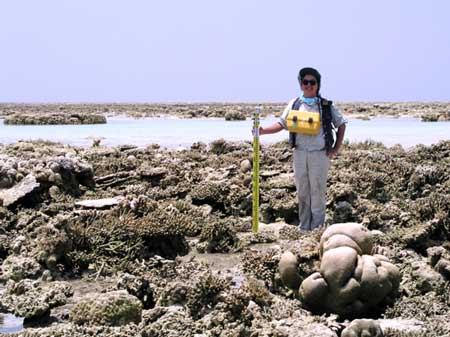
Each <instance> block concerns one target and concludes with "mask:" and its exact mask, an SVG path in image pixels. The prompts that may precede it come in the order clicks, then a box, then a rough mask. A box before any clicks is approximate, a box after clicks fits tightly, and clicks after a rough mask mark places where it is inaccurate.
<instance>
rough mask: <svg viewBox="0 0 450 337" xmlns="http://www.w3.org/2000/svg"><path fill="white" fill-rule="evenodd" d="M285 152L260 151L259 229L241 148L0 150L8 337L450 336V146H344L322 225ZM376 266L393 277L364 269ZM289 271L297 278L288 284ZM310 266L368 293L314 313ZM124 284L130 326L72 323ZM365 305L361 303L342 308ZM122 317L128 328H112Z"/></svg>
mask: <svg viewBox="0 0 450 337" xmlns="http://www.w3.org/2000/svg"><path fill="white" fill-rule="evenodd" d="M382 106H383V105H379V106H378V107H377V108H376V109H380V110H383V111H385V110H386V111H387V109H382V108H381V107H382ZM92 107H93V106H92ZM99 107H100V105H99ZM217 107H218V108H217V110H216V111H215V112H214V113H215V114H216V115H217V116H221V115H222V114H224V113H225V110H226V109H225V108H223V107H220V109H222V108H223V110H220V111H219V105H218V106H217ZM69 108H72V107H71V106H70V107H69V106H65V105H64V106H63V109H62V110H63V111H64V109H69ZM113 108H114V106H111V110H112V109H113ZM127 108H128V107H127ZM172 108H173V109H175V110H176V109H180V111H181V110H183V109H185V107H184V106H171V107H169V108H168V110H170V109H172ZM372 108H374V109H375V107H373V106H372ZM24 109H25V107H24ZM248 109H250V107H249V108H248ZM252 109H253V107H252ZM155 111H156V110H155ZM249 111H250V110H249ZM102 112H105V111H102ZM147 112H148V113H152V112H151V111H150V110H149V111H147ZM147 112H145V111H143V112H142V113H143V114H145V113H147ZM209 112H211V111H209ZM180 113H181V112H180ZM182 113H183V114H186V116H187V115H188V114H190V111H189V109H187V108H186V110H183V112H182ZM212 113H213V112H211V114H212ZM195 114H198V115H200V114H201V113H200V112H195V113H194V115H195ZM291 157H292V153H291V150H290V149H289V147H288V146H287V144H286V143H285V142H281V143H278V144H274V145H272V146H263V147H262V148H261V176H260V180H261V183H260V187H261V192H260V194H261V200H260V204H261V214H262V219H263V221H262V222H263V223H261V225H260V227H261V232H260V233H258V235H253V234H252V233H251V205H252V203H251V201H252V200H251V165H252V147H251V144H249V143H248V142H241V143H231V142H226V141H224V140H217V141H215V142H213V143H211V144H208V145H207V144H202V143H197V144H194V145H193V146H192V147H191V149H186V150H181V151H176V150H167V149H162V148H159V147H158V146H149V147H147V148H137V147H134V146H121V147H117V148H107V147H103V146H97V147H93V148H90V149H82V148H76V147H69V146H64V145H61V144H53V143H49V142H23V141H22V142H18V143H16V144H11V145H0V198H1V199H2V205H1V206H0V280H1V281H0V282H1V283H0V303H1V310H0V311H2V312H9V313H15V314H16V315H18V316H20V317H28V318H27V320H26V322H25V327H24V329H23V331H21V332H17V333H12V334H10V335H11V336H29V337H31V336H68V335H70V336H80V337H81V336H82V337H84V336H91V335H96V336H137V335H141V336H171V335H173V336H195V335H197V337H199V336H222V337H223V336H242V337H247V336H297V335H298V332H299V331H301V332H302V336H330V337H331V336H339V335H340V334H341V333H342V331H343V330H344V329H346V328H347V327H348V328H349V329H350V330H352V329H353V330H354V328H353V326H358V324H357V323H356V322H355V323H354V324H353V325H350V326H349V323H348V322H345V321H343V317H344V316H362V317H363V318H373V319H375V321H376V322H377V323H378V324H379V325H380V327H381V329H382V330H383V333H384V335H385V336H419V335H420V336H430V337H431V336H445V335H446V334H449V333H450V325H449V324H448V322H449V321H450V312H449V311H450V310H449V303H450V299H449V292H448V289H449V261H450V253H449V252H450V244H449V236H450V234H449V233H450V196H449V191H450V142H441V143H438V144H435V145H433V146H430V147H425V146H417V147H415V148H412V149H410V150H404V149H402V148H401V147H391V148H386V147H384V146H383V145H382V144H378V143H372V142H366V143H358V144H345V145H344V147H343V150H342V152H341V153H340V155H339V156H338V157H337V158H335V159H333V165H332V167H331V171H330V175H329V190H328V198H327V200H328V203H327V218H326V221H327V225H329V226H330V227H329V228H328V229H327V230H325V231H324V229H321V230H317V231H313V232H299V231H298V230H297V227H296V226H295V220H296V217H297V207H296V199H295V186H294V185H293V181H292V175H293V172H292V163H291V160H292V158H291ZM26 177H33V178H26ZM21 183H22V185H21ZM37 184H38V185H37ZM5 196H7V197H6V198H5ZM5 200H6V202H5ZM266 222H270V224H266ZM337 222H342V223H349V222H353V223H359V224H360V225H361V226H364V228H366V230H362V227H361V226H360V225H350V226H349V225H346V228H347V227H351V228H358V230H357V231H356V232H352V233H347V234H348V235H347V234H346V235H342V233H341V232H339V231H338V232H334V230H332V229H333V228H336V227H333V226H331V225H332V224H334V223H337ZM355 226H356V227H355ZM358 233H359V234H358ZM331 234H333V235H331ZM321 237H322V238H323V240H322V241H321V239H320V238H321ZM348 237H352V240H349V239H348ZM368 237H370V240H369V239H368ZM286 251H290V252H291V255H284V254H283V252H286ZM335 251H336V253H335ZM338 252H339V253H338ZM342 254H343V255H345V256H343V257H342V258H337V259H336V257H339V256H341V255H342ZM381 256H384V257H381ZM386 259H388V260H389V261H390V263H392V265H395V266H396V267H397V268H398V269H399V275H401V282H398V281H399V279H398V278H397V277H394V278H392V277H391V276H389V275H391V273H392V272H393V271H395V269H394V268H395V267H394V268H393V267H392V265H391V264H387V263H388V262H387V261H386ZM280 261H287V262H286V263H287V264H286V266H285V267H283V268H286V269H285V270H283V268H281V269H282V270H281V273H280V271H279V269H278V268H279V263H280ZM348 261H350V262H351V263H348ZM346 262H347V264H346ZM283 263H284V262H283ZM283 263H282V264H283ZM350 265H351V266H350ZM337 266H341V267H342V268H336V267H337ZM358 266H361V268H359V267H358ZM364 266H365V267H369V266H371V268H366V269H367V270H366V269H365V268H364ZM354 267H356V270H355V268H354ZM375 267H376V268H375ZM381 267H383V268H384V269H386V271H387V272H386V273H385V274H383V273H381V274H380V273H378V274H372V273H371V272H372V271H373V270H375V269H378V271H379V272H381V271H383V268H381ZM289 269H291V270H294V271H296V273H297V274H295V277H294V278H293V279H292V280H291V281H286V278H285V274H289V273H288V272H286V270H289ZM369 269H370V270H369ZM367 271H370V273H369V274H370V275H372V276H374V278H375V279H376V280H377V281H376V282H372V281H370V280H369V279H371V277H367V280H366V277H365V273H366V272H367ZM316 272H319V275H320V277H321V278H322V279H327V278H329V279H330V280H331V279H333V280H335V281H334V282H335V285H336V287H334V288H333V289H334V290H333V296H335V295H337V294H341V293H342V287H341V286H343V285H345V284H348V283H349V280H354V282H356V283H359V288H358V287H356V288H354V289H359V290H358V291H355V293H351V294H353V295H352V296H353V297H352V296H350V297H351V299H350V300H348V301H347V299H346V300H342V301H341V302H336V303H332V301H331V299H332V298H334V297H333V296H330V297H329V298H328V300H324V301H323V303H327V306H326V308H312V306H311V303H310V301H308V300H307V299H306V298H307V296H306V297H305V296H304V297H303V298H302V297H299V294H298V292H297V291H295V288H296V289H297V290H298V288H299V285H300V284H301V283H302V282H305V280H307V279H308V277H311V276H310V275H317V274H314V273H316ZM369 274H368V275H369ZM394 274H395V273H394ZM333 275H335V276H336V277H333ZM339 280H341V281H342V282H339ZM388 280H389V282H391V286H390V287H389V286H387V285H388V283H389V282H387V281H388ZM283 281H285V282H290V283H289V287H292V288H294V291H292V290H290V289H289V288H287V287H285V286H284V285H283ZM336 281H338V282H337V283H336ZM351 282H352V283H354V282H353V281H351ZM330 283H332V282H330ZM361 284H364V285H363V286H362V285H361ZM379 284H381V285H385V287H384V286H382V287H378V288H377V285H379ZM371 285H373V288H371V287H372V286H371ZM395 286H398V289H397V291H396V292H394V293H392V290H394V289H395V288H396V287H395ZM361 288H364V289H363V290H361ZM367 288H370V289H369V290H367ZM349 289H350V288H349ZM352 289H353V288H352ZM117 290H120V291H122V292H123V293H125V292H126V293H127V294H129V296H131V297H130V299H133V303H135V304H136V305H135V306H133V307H134V308H135V309H136V310H133V314H132V315H131V317H132V319H129V320H127V319H125V318H124V317H126V316H127V314H125V312H128V311H126V310H125V311H120V310H118V311H115V309H114V310H112V311H114V312H115V313H117V316H115V318H114V320H109V318H108V319H103V318H99V319H98V321H97V323H96V324H100V325H85V324H83V325H78V324H75V323H74V321H70V319H71V317H75V316H74V315H75V313H76V312H77V311H76V310H75V309H74V308H75V307H76V306H77V305H81V304H80V303H82V299H83V298H86V296H85V295H88V296H87V297H88V298H91V299H97V298H106V299H108V298H109V295H110V294H111V293H114V292H116V291H117ZM368 291H369V292H370V294H371V295H373V296H371V297H369V296H368V295H367V293H368ZM392 294H394V295H395V296H391V295H392ZM303 295H304V294H303ZM347 295H348V294H347ZM327 296H328V295H327ZM357 301H361V303H363V304H368V308H365V307H364V308H363V309H364V310H362V309H361V307H358V308H357V310H356V311H355V310H353V309H352V310H349V309H348V306H347V305H348V304H349V303H355V302H357ZM138 303H139V304H138ZM140 306H142V307H141V309H140V310H139V308H138V307H140ZM87 307H88V306H85V308H87ZM113 307H114V308H115V306H114V305H113V306H112V308H113ZM352 308H353V306H352ZM311 309H318V311H320V310H321V311H327V312H338V313H339V314H341V315H339V316H337V315H335V314H329V315H328V316H320V315H317V314H316V312H315V310H312V311H311ZM319 309H320V310H319ZM360 309H361V310H360ZM72 310H74V311H72ZM80 310H81V309H80ZM83 310H84V309H83ZM71 312H72V316H71V314H70V313H71ZM369 314H370V315H369ZM366 316H371V317H366ZM79 317H81V316H79ZM103 317H110V316H103ZM127 317H128V316H127ZM116 318H117V321H118V322H120V324H123V325H121V326H107V324H115V323H114V322H116V320H115V319H116ZM83 319H85V320H86V318H83ZM122 319H123V320H122ZM89 320H90V318H89ZM387 320H389V321H390V322H391V323H392V322H394V323H392V324H390V325H387V323H386V321H387ZM412 320H414V322H415V323H414V322H413V323H411V322H412ZM30 321H33V322H32V323H33V324H32V325H31V322H30ZM81 321H82V320H80V322H81ZM107 321H108V323H107ZM405 321H408V322H410V323H408V324H409V325H405V324H403V323H404V322H405ZM111 322H112V323H111ZM395 323H397V324H395ZM400 323H402V324H400ZM1 328H2V325H1V323H0V331H1ZM359 330H361V329H359ZM359 330H358V331H359ZM362 330H364V329H362ZM369 330H370V329H369ZM358 331H356V330H355V331H354V333H355V334H358V333H362V332H358ZM377 331H378V330H377Z"/></svg>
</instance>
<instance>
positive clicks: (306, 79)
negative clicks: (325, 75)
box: [298, 67, 321, 97]
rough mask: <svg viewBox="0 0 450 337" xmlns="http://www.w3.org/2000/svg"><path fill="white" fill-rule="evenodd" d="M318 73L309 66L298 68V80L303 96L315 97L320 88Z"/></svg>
mask: <svg viewBox="0 0 450 337" xmlns="http://www.w3.org/2000/svg"><path fill="white" fill-rule="evenodd" d="M320 78H321V76H320V73H319V72H318V71H317V70H316V69H314V68H310V67H306V68H302V69H300V71H299V73H298V81H299V83H300V88H301V89H302V91H303V95H304V96H305V97H316V96H317V95H318V94H319V90H320Z"/></svg>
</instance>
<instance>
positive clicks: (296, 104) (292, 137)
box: [289, 97, 301, 149]
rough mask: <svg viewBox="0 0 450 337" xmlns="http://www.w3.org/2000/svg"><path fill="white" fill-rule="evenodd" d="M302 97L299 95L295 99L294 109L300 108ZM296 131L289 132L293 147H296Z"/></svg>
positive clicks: (290, 142)
mask: <svg viewBox="0 0 450 337" xmlns="http://www.w3.org/2000/svg"><path fill="white" fill-rule="evenodd" d="M300 103H301V101H300V97H297V98H296V99H295V101H294V103H292V108H291V109H292V110H298V109H299V108H300ZM295 136H296V135H295V133H294V132H289V145H290V146H291V148H293V149H295Z"/></svg>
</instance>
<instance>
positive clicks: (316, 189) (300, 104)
mask: <svg viewBox="0 0 450 337" xmlns="http://www.w3.org/2000/svg"><path fill="white" fill-rule="evenodd" d="M298 81H299V83H300V89H301V90H302V95H301V96H300V97H296V98H294V99H292V100H291V101H290V102H289V103H288V104H287V105H286V108H285V109H284V112H283V114H282V115H281V117H280V119H279V121H278V122H276V123H274V124H272V125H270V126H268V127H262V126H261V127H260V129H259V134H260V135H267V134H273V133H277V132H279V131H281V130H288V131H289V132H290V133H289V143H290V144H291V146H292V147H293V148H294V151H293V158H294V163H293V165H294V177H295V185H296V188H297V196H298V210H299V222H300V230H313V229H316V228H318V227H321V226H323V224H324V222H325V212H326V190H327V176H328V170H329V168H330V159H331V158H333V157H334V156H336V155H337V154H338V152H339V149H340V147H341V145H342V141H343V139H344V134H345V128H346V123H347V120H346V119H345V118H344V117H343V116H342V114H341V113H340V112H339V110H338V109H336V108H335V107H334V106H333V105H332V102H331V101H328V100H326V99H324V98H322V97H321V96H320V94H319V90H320V84H321V75H320V73H319V72H318V71H317V70H316V69H314V68H310V67H306V68H302V69H301V70H300V71H299V74H298ZM333 128H334V129H337V133H336V140H334V131H333Z"/></svg>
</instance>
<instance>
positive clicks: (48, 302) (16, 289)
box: [0, 279, 73, 319]
mask: <svg viewBox="0 0 450 337" xmlns="http://www.w3.org/2000/svg"><path fill="white" fill-rule="evenodd" d="M72 295H73V290H72V287H71V286H70V284H69V283H67V282H51V283H47V284H45V283H42V282H39V281H33V280H29V279H24V280H21V281H19V282H13V281H10V282H8V284H7V287H6V289H5V293H4V294H3V295H2V297H1V301H0V311H6V312H10V313H13V314H14V315H16V316H18V317H24V318H25V319H38V318H41V317H45V316H48V315H49V314H50V310H51V309H52V308H54V307H57V306H60V305H64V304H66V303H67V299H68V297H71V296H72Z"/></svg>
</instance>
